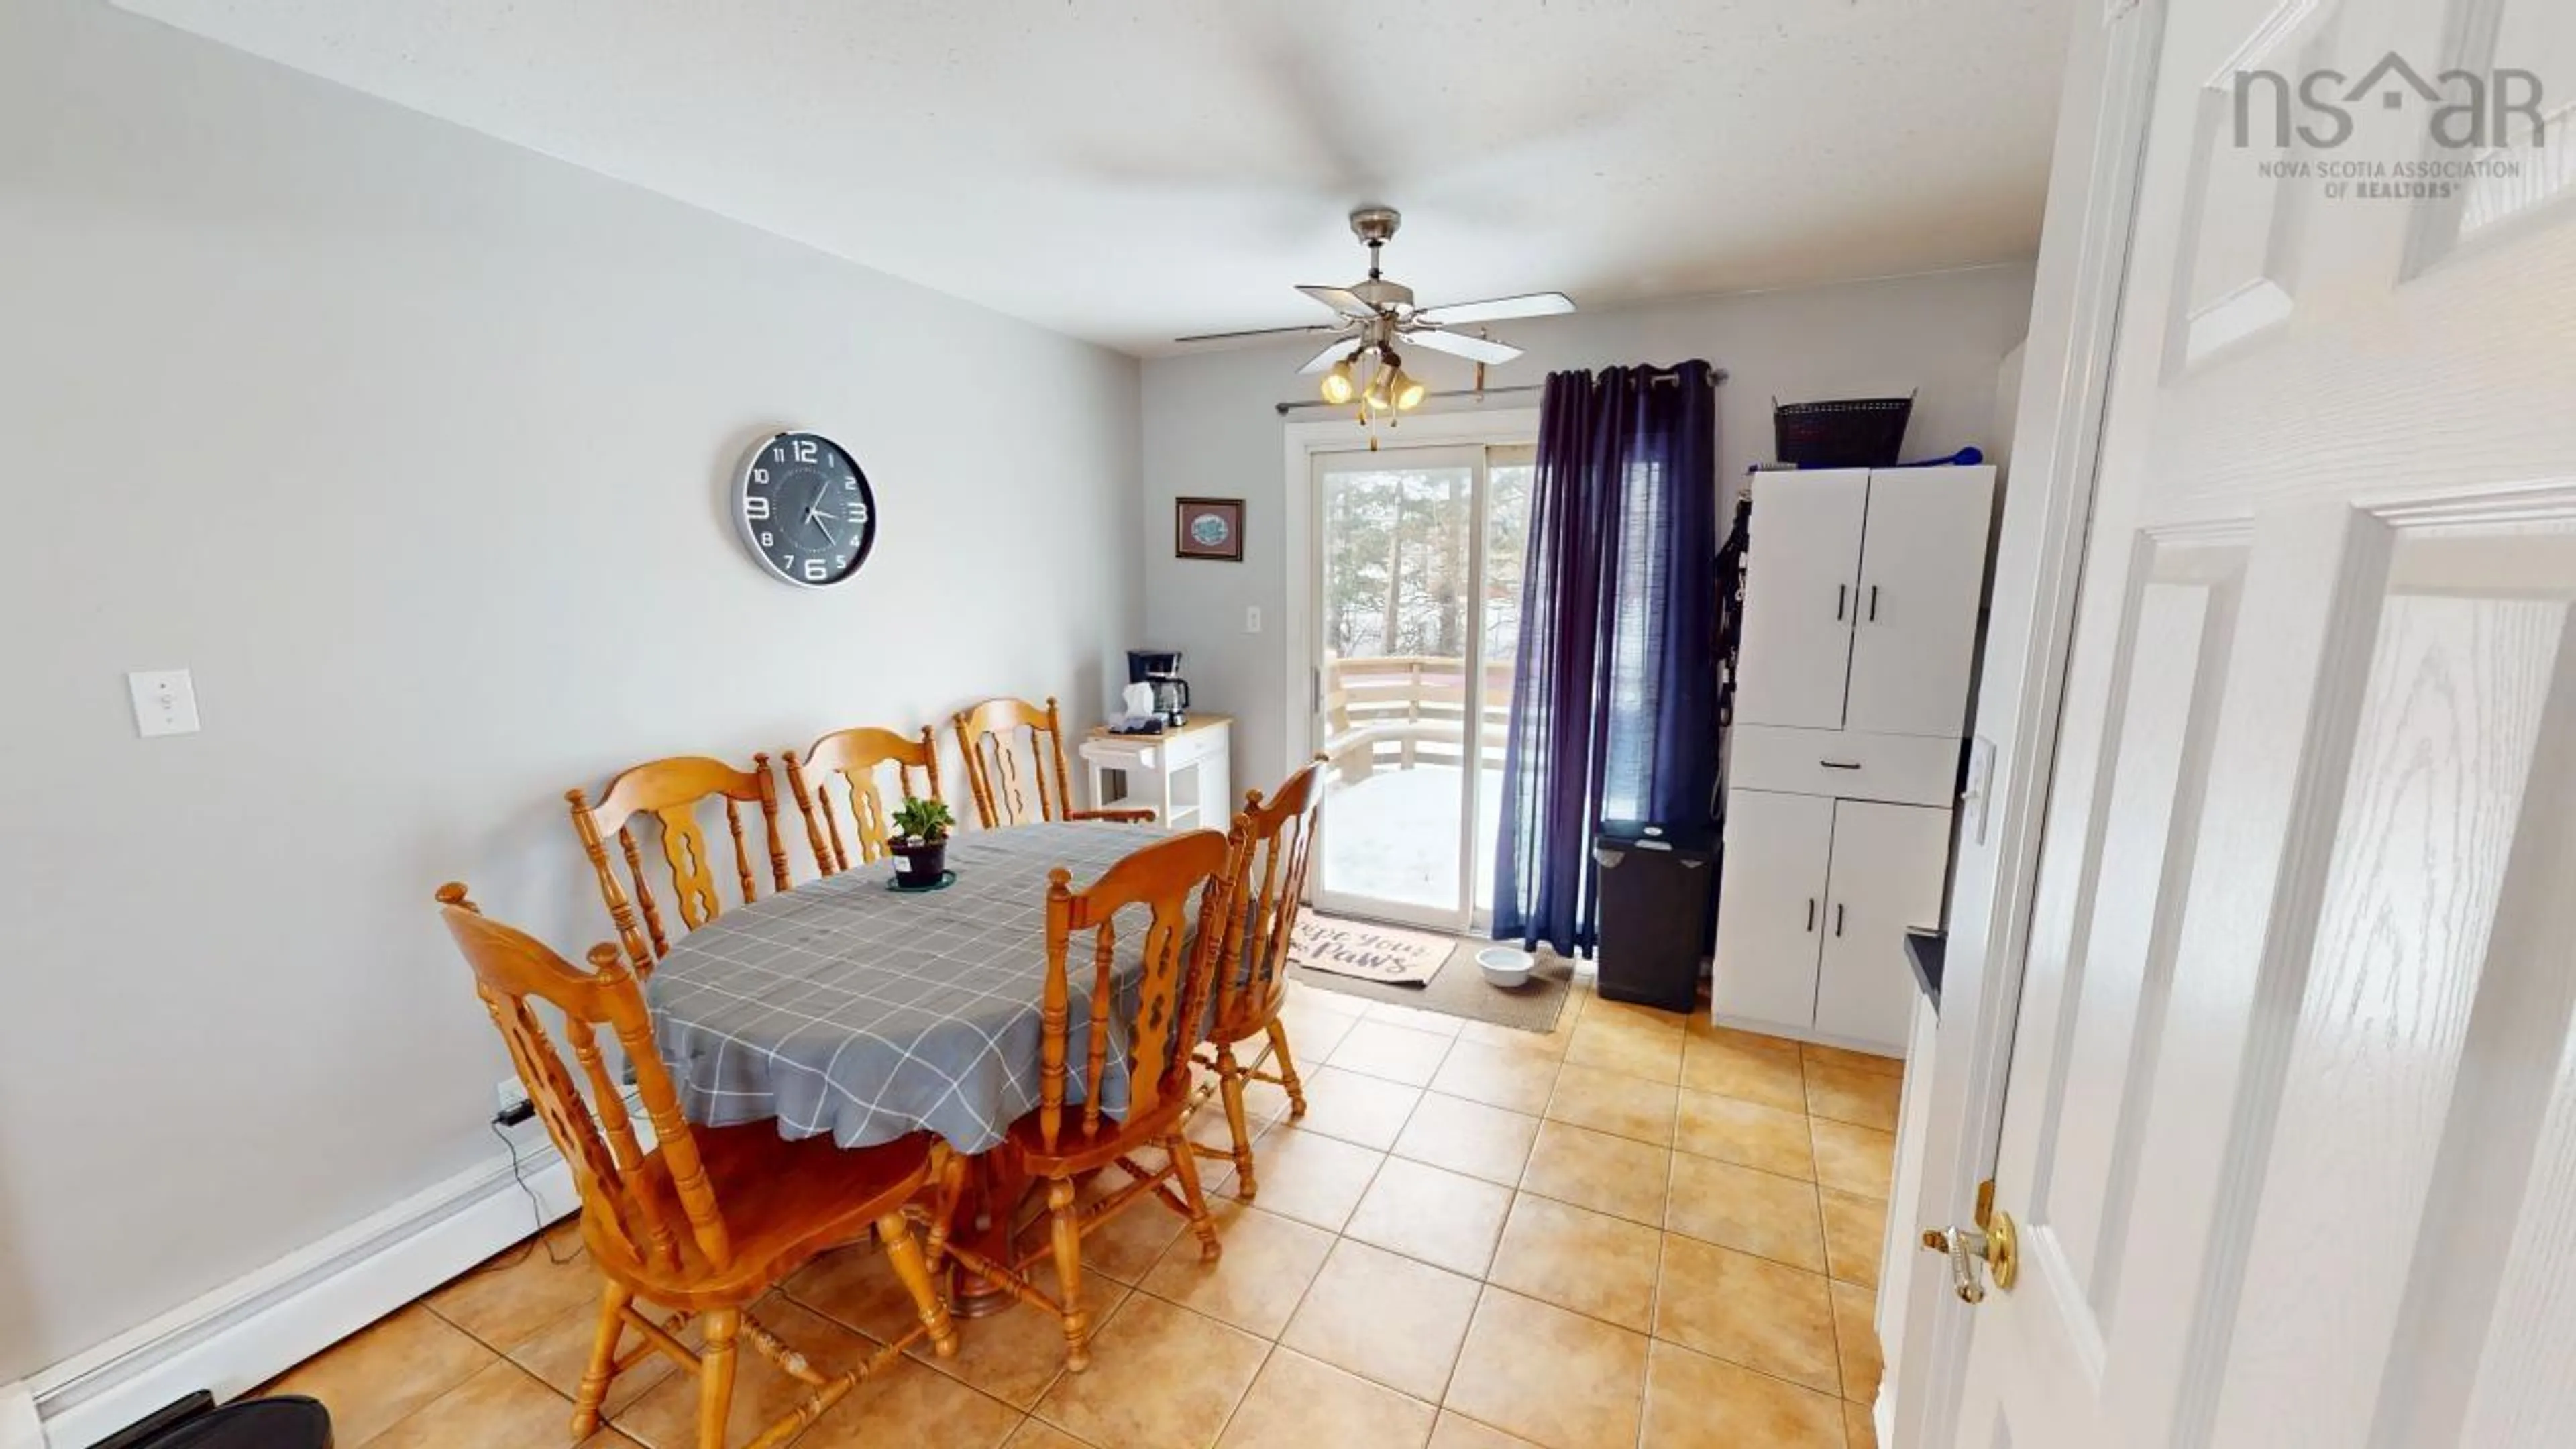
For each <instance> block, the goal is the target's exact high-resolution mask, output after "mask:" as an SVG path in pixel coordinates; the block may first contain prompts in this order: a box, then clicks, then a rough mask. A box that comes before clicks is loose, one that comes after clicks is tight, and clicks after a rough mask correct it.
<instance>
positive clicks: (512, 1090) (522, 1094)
mask: <svg viewBox="0 0 2576 1449" xmlns="http://www.w3.org/2000/svg"><path fill="white" fill-rule="evenodd" d="M492 1103H493V1106H495V1107H496V1108H498V1109H499V1110H497V1111H495V1112H494V1113H493V1114H492V1115H493V1116H495V1117H507V1116H509V1115H511V1114H512V1113H513V1112H515V1111H517V1110H518V1109H519V1108H522V1107H525V1106H527V1105H528V1089H527V1088H526V1087H524V1086H521V1085H520V1084H519V1079H518V1078H517V1077H503V1078H502V1079H501V1080H500V1081H499V1082H498V1083H496V1084H495V1085H494V1086H493V1088H492ZM519 1120H521V1121H526V1120H527V1119H526V1118H524V1117H523V1118H521V1119H519Z"/></svg>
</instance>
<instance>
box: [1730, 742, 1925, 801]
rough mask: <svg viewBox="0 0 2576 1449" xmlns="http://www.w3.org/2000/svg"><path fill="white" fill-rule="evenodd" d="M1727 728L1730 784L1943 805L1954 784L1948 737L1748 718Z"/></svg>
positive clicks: (1851, 798) (1857, 798)
mask: <svg viewBox="0 0 2576 1449" xmlns="http://www.w3.org/2000/svg"><path fill="white" fill-rule="evenodd" d="M1734 733H1735V740H1734V754H1733V757H1732V761H1731V770H1732V773H1731V774H1729V776H1728V780H1729V782H1730V783H1731V784H1732V785H1733V786H1734V787H1735V788H1737V789H1743V790H1785V791H1788V792H1789V793H1791V794H1797V795H1832V796H1836V797H1839V798H1841V799H1845V800H1885V801H1889V802H1891V803H1894V804H1899V805H1944V806H1946V805H1949V804H1951V803H1952V798H1951V797H1952V796H1953V795H1954V794H1955V793H1956V791H1957V788H1958V782H1959V742H1958V741H1957V740H1955V739H1947V738H1943V737H1940V736H1934V735H1881V734H1871V733H1868V732H1866V731H1863V730H1802V729H1787V728H1783V727H1781V726H1778V725H1752V724H1739V725H1737V726H1736V727H1735V731H1734Z"/></svg>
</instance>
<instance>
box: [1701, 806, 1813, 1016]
mask: <svg viewBox="0 0 2576 1449" xmlns="http://www.w3.org/2000/svg"><path fill="white" fill-rule="evenodd" d="M1833 849H1834V802H1833V801H1831V800H1829V799H1826V798H1824V797H1823V796H1820V795H1782V794H1775V793H1773V792H1772V791H1769V790H1731V791H1729V792H1727V796H1726V866H1725V870H1726V874H1725V877H1724V879H1723V880H1722V881H1721V883H1720V884H1719V886H1718V904H1717V958H1716V962H1715V964H1714V965H1713V966H1712V967H1711V968H1710V971H1711V977H1710V983H1709V999H1710V1005H1711V1007H1712V1009H1713V1010H1714V1011H1715V1013H1716V1015H1717V1016H1718V1017H1720V1018H1721V1019H1723V1018H1729V1017H1732V1018H1736V1019H1739V1020H1745V1021H1762V1022H1772V1023H1775V1024H1778V1025H1782V1026H1796V1027H1805V1026H1807V1025H1809V1024H1810V1023H1812V1022H1813V1021H1814V1020H1815V1016H1816V960H1817V954H1818V951H1819V948H1820V946H1821V944H1822V942H1823V939H1824V922H1825V877H1826V868H1827V862H1828V861H1829V860H1831V859H1832V856H1833Z"/></svg>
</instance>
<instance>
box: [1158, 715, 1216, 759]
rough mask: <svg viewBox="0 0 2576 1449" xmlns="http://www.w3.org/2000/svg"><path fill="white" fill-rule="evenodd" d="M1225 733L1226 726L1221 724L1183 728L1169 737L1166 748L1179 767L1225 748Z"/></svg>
mask: <svg viewBox="0 0 2576 1449" xmlns="http://www.w3.org/2000/svg"><path fill="white" fill-rule="evenodd" d="M1225 734H1226V726H1224V725H1221V724H1220V725H1207V726H1204V727H1202V728H1199V729H1194V730H1182V731H1181V732H1180V733H1178V734H1175V735H1171V736H1168V737H1167V743H1166V744H1165V746H1164V749H1165V751H1166V752H1167V753H1168V754H1169V756H1170V758H1171V762H1172V766H1173V767H1174V768H1176V769H1177V768H1178V767H1180V766H1182V765H1186V764H1189V763H1191V762H1192V761H1195V760H1204V759H1206V758H1207V757H1208V756H1210V755H1213V754H1215V753H1217V752H1218V751H1220V750H1222V749H1224V748H1225Z"/></svg>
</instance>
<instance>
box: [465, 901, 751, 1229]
mask: <svg viewBox="0 0 2576 1449" xmlns="http://www.w3.org/2000/svg"><path fill="white" fill-rule="evenodd" d="M438 902H439V915H440V917H441V918H442V919H444V920H445V922H446V923H447V929H448V933H449V934H450V935H451V936H453V937H455V939H456V946H457V949H458V950H459V951H461V952H463V953H464V956H465V960H466V964H467V965H469V966H471V967H472V968H473V970H474V982H475V991H476V994H478V995H480V996H481V997H482V998H483V1005H484V1006H485V1008H486V1009H488V1010H489V1011H490V1012H491V1014H492V1024H493V1025H494V1026H495V1027H497V1028H499V1030H500V1033H501V1039H502V1040H503V1041H504V1042H505V1043H507V1044H508V1046H509V1049H510V1062H511V1065H513V1066H514V1067H516V1068H517V1069H518V1073H519V1081H520V1083H521V1084H522V1085H524V1086H525V1087H526V1088H527V1090H528V1101H529V1103H530V1105H532V1106H534V1107H535V1108H536V1111H537V1116H538V1117H539V1119H541V1120H542V1121H543V1122H544V1123H545V1124H546V1134H547V1135H548V1136H549V1137H551V1138H553V1139H554V1144H555V1147H556V1149H557V1150H558V1151H560V1152H562V1154H563V1157H564V1160H565V1161H566V1162H568V1163H570V1164H572V1170H573V1180H574V1183H575V1185H576V1186H577V1187H578V1188H579V1189H580V1191H581V1202H582V1211H583V1213H584V1214H585V1215H586V1216H587V1217H588V1219H589V1221H590V1224H591V1226H592V1227H593V1229H594V1231H595V1232H596V1233H597V1234H598V1235H599V1236H601V1237H603V1238H605V1239H606V1240H607V1241H608V1242H609V1243H611V1244H614V1245H615V1246H616V1247H617V1248H618V1249H620V1250H622V1251H623V1252H625V1253H626V1254H628V1255H629V1256H630V1257H631V1258H632V1259H633V1261H634V1262H635V1263H636V1264H637V1265H639V1266H641V1267H643V1268H646V1269H658V1270H660V1271H662V1272H664V1273H680V1272H685V1271H688V1270H690V1269H692V1268H698V1269H714V1268H721V1267H723V1266H725V1264H726V1263H727V1262H729V1261H730V1260H731V1258H732V1254H733V1248H732V1243H731V1239H730V1237H729V1236H728V1234H727V1232H726V1229H725V1220H724V1213H723V1210H722V1208H721V1207H720V1206H719V1205H718V1203H717V1202H716V1195H715V1188H714V1185H713V1184H712V1183H710V1182H709V1181H708V1179H707V1175H706V1169H705V1165H704V1163H703V1162H702V1161H701V1159H700V1157H699V1155H698V1148H697V1140H696V1138H695V1137H693V1136H692V1135H691V1134H690V1131H689V1124H688V1120H687V1119H686V1118H684V1117H682V1116H681V1115H680V1099H679V1094H678V1093H677V1092H676V1091H674V1090H673V1088H672V1086H671V1077H670V1074H669V1072H668V1071H666V1070H665V1069H664V1068H663V1065H662V1058H661V1056H660V1054H659V1053H658V1052H657V1051H656V1050H655V1048H654V1045H653V1022H652V1017H651V1015H650V1013H649V1012H648V1011H647V1010H646V1009H645V1005H644V991H643V988H642V987H641V986H640V985H638V984H637V981H636V977H635V973H634V971H633V970H632V969H631V968H630V967H629V966H628V964H627V963H626V961H625V960H624V959H623V958H622V957H621V956H620V954H619V951H618V948H617V947H615V946H612V945H609V944H608V943H606V942H601V943H600V944H599V945H596V946H593V947H592V948H591V949H590V966H591V969H590V970H589V971H588V972H587V973H584V972H581V971H577V970H575V969H573V967H572V966H571V965H570V964H569V963H567V962H566V961H565V960H564V959H563V957H561V956H559V955H557V954H556V953H555V952H554V951H553V950H552V949H551V948H549V947H548V946H547V945H546V944H545V943H544V942H542V941H539V940H537V939H536V938H535V937H533V936H530V935H528V934H527V933H526V932H524V931H519V930H515V929H513V928H511V927H509V926H505V925H503V924H501V923H500V922H498V921H494V920H490V919H487V918H486V917H485V916H484V915H483V912H482V909H481V908H480V907H478V906H476V905H475V904H474V902H473V901H472V900H470V899H468V898H467V895H466V889H465V887H464V886H463V885H460V884H454V883H451V884H448V885H444V886H441V887H439V890H438ZM531 999H534V1000H537V1001H542V1002H544V1003H546V1004H547V1005H548V1006H551V1007H553V1008H554V1009H555V1010H556V1011H557V1012H558V1013H560V1014H561V1015H562V1018H563V1032H564V1039H565V1041H566V1042H567V1043H568V1044H569V1045H570V1047H571V1055H572V1059H573V1061H574V1062H576V1063H577V1064H578V1065H579V1067H580V1075H579V1076H578V1077H576V1076H575V1075H574V1073H573V1071H572V1069H571V1068H569V1067H567V1066H566V1065H565V1060H564V1052H563V1049H562V1048H560V1047H558V1046H557V1045H556V1044H555V1041H554V1039H553V1038H552V1036H550V1035H549V1034H548V1033H547V1031H546V1028H545V1023H544V1021H543V1020H542V1019H541V1018H540V1017H539V1016H538V1014H537V1012H536V1011H535V1010H534V1008H533V1007H532V1006H531V1005H530V1001H531ZM602 1026H605V1027H607V1028H608V1031H609V1034H610V1035H611V1036H612V1037H614V1038H615V1039H616V1042H617V1045H618V1047H619V1048H620V1049H621V1050H622V1051H623V1052H624V1053H625V1056H626V1060H627V1061H628V1063H629V1064H631V1065H632V1067H633V1069H634V1075H635V1091H636V1094H637V1096H638V1098H639V1099H640V1100H641V1102H642V1103H643V1106H644V1113H645V1116H646V1117H647V1118H648V1119H649V1120H650V1121H651V1122H652V1124H653V1134H654V1139H655V1146H656V1149H657V1151H658V1153H659V1158H660V1161H659V1170H660V1171H662V1172H665V1173H667V1175H668V1179H669V1180H668V1181H667V1183H655V1182H649V1181H647V1179H646V1173H647V1170H648V1168H649V1167H651V1166H652V1164H648V1162H647V1159H646V1156H645V1152H644V1149H643V1146H642V1144H641V1142H640V1141H639V1140H638V1139H637V1137H636V1135H635V1127H634V1123H633V1122H632V1121H631V1120H630V1119H629V1118H628V1116H627V1114H626V1095H625V1093H626V1089H625V1088H624V1087H623V1086H622V1085H620V1083H619V1082H618V1079H617V1074H616V1072H615V1071H614V1070H612V1069H611V1067H610V1065H609V1063H608V1061H607V1059H606V1058H605V1056H604V1055H603V1054H602V1052H601V1051H600V1049H599V1038H598V1028H600V1027H602ZM585 1082H586V1083H587V1086H588V1090H587V1092H586V1093H585V1091H584V1086H583V1084H584V1083H585ZM657 1188H667V1190H668V1192H669V1194H670V1197H671V1198H672V1199H673V1200H676V1201H677V1203H678V1204H679V1207H680V1212H681V1217H682V1219H683V1221H681V1222H679V1223H674V1222H672V1221H670V1219H669V1215H668V1214H667V1213H666V1212H665V1211H664V1210H663V1199H662V1196H661V1194H660V1192H658V1191H656V1189H657ZM682 1231H685V1232H686V1233H687V1235H688V1237H687V1241H686V1243H685V1244H684V1243H683V1242H682V1240H681V1239H680V1237H679V1234H680V1233H681V1232H682Z"/></svg>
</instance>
